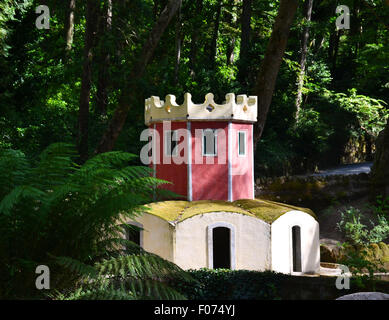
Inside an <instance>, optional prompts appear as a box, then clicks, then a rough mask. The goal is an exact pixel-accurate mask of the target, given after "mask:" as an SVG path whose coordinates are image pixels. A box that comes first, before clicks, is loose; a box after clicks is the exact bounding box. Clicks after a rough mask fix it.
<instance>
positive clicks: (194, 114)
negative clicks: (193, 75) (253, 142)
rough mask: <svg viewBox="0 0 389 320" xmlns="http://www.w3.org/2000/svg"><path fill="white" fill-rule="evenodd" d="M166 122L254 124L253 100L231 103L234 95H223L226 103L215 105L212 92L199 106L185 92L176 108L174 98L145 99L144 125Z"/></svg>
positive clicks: (254, 101) (237, 100) (254, 100)
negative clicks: (200, 121)
mask: <svg viewBox="0 0 389 320" xmlns="http://www.w3.org/2000/svg"><path fill="white" fill-rule="evenodd" d="M164 120H170V121H185V120H193V121H199V120H204V121H207V120H208V121H210V120H222V121H223V120H224V121H231V120H235V121H240V122H256V121H257V97H256V96H249V97H247V96H246V95H238V96H237V97H236V100H235V94H233V93H227V94H226V101H225V102H224V103H223V104H217V103H216V102H215V100H214V96H213V94H212V93H208V94H207V95H206V96H205V101H204V103H202V104H194V103H193V102H192V95H191V94H190V93H185V95H184V103H183V104H181V105H178V104H177V103H176V97H175V96H174V95H172V94H168V95H167V96H166V98H165V101H162V100H161V99H160V98H159V97H155V96H152V97H150V98H148V99H146V100H145V124H146V125H149V124H150V123H155V122H162V121H164Z"/></svg>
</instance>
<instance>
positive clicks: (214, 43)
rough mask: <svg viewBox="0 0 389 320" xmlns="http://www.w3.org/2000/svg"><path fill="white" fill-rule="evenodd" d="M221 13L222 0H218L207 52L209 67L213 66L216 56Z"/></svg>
mask: <svg viewBox="0 0 389 320" xmlns="http://www.w3.org/2000/svg"><path fill="white" fill-rule="evenodd" d="M221 13H222V0H219V1H218V2H217V4H216V17H215V21H214V25H213V34H212V41H211V46H210V52H209V61H210V67H211V68H214V67H215V61H216V56H217V39H218V36H219V26H220V17H221Z"/></svg>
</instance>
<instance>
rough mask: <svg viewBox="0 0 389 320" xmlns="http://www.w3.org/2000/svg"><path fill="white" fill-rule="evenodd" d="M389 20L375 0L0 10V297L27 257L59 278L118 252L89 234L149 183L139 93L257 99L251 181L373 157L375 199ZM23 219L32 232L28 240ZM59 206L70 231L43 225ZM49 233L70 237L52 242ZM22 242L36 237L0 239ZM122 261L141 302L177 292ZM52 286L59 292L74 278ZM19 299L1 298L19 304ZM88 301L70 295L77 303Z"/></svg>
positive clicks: (43, 0)
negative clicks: (149, 291) (51, 262)
mask: <svg viewBox="0 0 389 320" xmlns="http://www.w3.org/2000/svg"><path fill="white" fill-rule="evenodd" d="M40 5H43V6H47V8H48V9H49V10H50V11H49V20H48V22H49V26H48V28H44V27H43V28H41V27H39V21H41V22H42V21H44V19H45V17H42V16H41V15H42V13H43V11H36V8H37V7H38V6H40ZM340 5H343V6H347V7H348V8H349V10H350V28H341V29H339V28H337V26H336V21H337V18H338V16H340V14H341V13H336V9H337V7H338V6H340ZM388 17H389V1H388V0H344V1H334V0H323V1H317V0H305V1H298V0H280V1H278V0H192V1H186V0H101V1H98V0H85V1H79V0H61V1H58V0H2V1H1V3H0V74H1V76H0V151H1V152H2V160H1V161H0V174H1V179H0V180H1V182H0V197H1V198H3V200H2V201H1V202H0V225H1V226H2V229H1V230H2V231H1V232H0V234H1V235H0V237H2V238H1V239H0V240H1V241H0V250H2V252H8V253H7V255H8V257H6V258H4V260H3V262H4V263H3V262H2V265H3V266H5V267H4V268H5V269H6V270H5V271H4V272H3V270H2V272H1V275H0V281H1V282H2V283H1V286H2V287H0V289H1V288H2V289H3V290H6V289H7V288H8V287H9V288H11V287H12V288H16V287H15V286H18V285H20V284H22V283H24V282H25V281H26V279H27V278H28V277H31V275H28V276H26V275H25V274H23V273H22V272H21V271H20V270H22V269H23V268H25V267H26V268H32V265H35V264H33V263H31V264H29V262H26V261H34V263H35V262H37V261H38V262H42V261H43V262H45V261H46V260H47V259H52V258H53V256H55V257H57V258H56V260H57V262H58V265H59V266H60V267H58V270H59V271H58V272H59V273H60V272H61V270H62V269H61V268H62V267H67V268H69V267H70V268H71V269H72V271H74V272H75V271H80V270H81V271H84V273H85V274H88V275H91V274H100V275H101V274H103V275H104V273H103V271H102V270H106V265H107V264H108V265H109V264H110V263H111V262H112V261H111V260H104V261H105V262H104V263H105V265H104V263H100V261H101V259H102V258H104V259H105V258H106V259H108V258H112V257H114V258H115V257H117V255H116V253H115V252H116V251H115V250H116V249H115V248H117V247H115V244H114V243H111V244H110V245H111V246H110V247H109V248H110V249H109V250H111V251H110V252H109V254H108V253H107V252H105V253H102V252H103V250H102V247H103V245H104V246H106V245H107V242H104V240H105V238H104V239H101V233H99V232H100V231H101V228H102V227H107V226H108V227H107V232H106V234H107V237H110V236H112V235H115V236H117V232H118V230H116V229H115V226H114V225H115V222H114V221H116V218H117V215H115V214H117V213H118V212H120V211H121V210H124V209H126V210H129V209H133V210H135V211H134V212H135V213H136V212H137V210H138V209H137V208H138V206H139V205H141V204H143V203H146V202H147V201H149V200H150V199H151V197H152V193H153V192H152V190H153V188H154V187H155V186H157V185H159V184H160V183H161V181H158V180H157V179H155V181H154V180H150V179H149V172H148V171H147V170H146V168H143V167H141V166H138V165H139V161H138V159H137V158H136V156H133V155H139V153H140V150H141V148H142V146H143V144H144V142H141V141H140V138H139V137H140V133H141V131H142V130H143V129H144V128H145V125H144V103H145V99H146V98H148V97H150V96H160V97H165V96H166V95H167V94H174V95H175V96H176V97H177V101H178V103H181V102H182V101H183V96H184V93H186V92H190V93H191V94H192V96H193V101H194V102H195V103H200V102H202V101H203V100H204V96H205V95H206V94H207V93H208V92H212V93H214V95H215V101H219V102H220V103H222V102H223V101H224V99H225V95H226V94H227V93H230V92H232V93H235V94H247V95H256V96H258V122H257V123H256V124H255V129H254V140H255V175H256V177H277V176H288V175H296V174H305V173H312V172H315V171H317V170H318V169H323V168H326V167H331V166H336V165H339V164H344V163H355V162H364V161H374V159H375V164H374V166H373V175H372V177H373V180H372V181H373V182H375V186H376V187H377V188H378V189H377V190H379V192H377V193H380V192H381V191H385V188H387V186H388V181H389V122H388V118H389V105H388V103H389V19H388ZM385 127H386V130H385ZM72 146H75V150H73V149H74V148H72ZM131 154H132V155H131ZM4 155H5V156H4ZM70 159H74V162H73V160H70ZM130 162H131V163H132V165H131V166H130V167H128V163H130ZM99 166H100V167H99ZM8 168H10V170H8ZM11 168H12V170H13V171H12V170H11ZM96 168H99V169H101V170H96ZM123 170H124V171H123ZM8 171H9V172H8ZM11 171H12V172H11ZM134 177H136V178H134ZM50 179H51V180H50ZM118 179H119V180H120V179H123V181H125V182H126V183H122V184H117V181H118ZM133 179H135V180H133ZM138 179H140V180H138ZM49 180H50V183H49ZM107 181H108V182H107ZM107 184H108V185H109V187H107ZM19 186H21V187H20V188H19ZM26 186H28V187H26ZM112 186H114V187H112ZM100 187H101V188H100ZM13 188H15V189H13ZM48 190H50V192H48ZM53 190H54V191H53ZM372 190H373V188H372ZM11 191H12V192H11ZM386 192H387V194H389V192H388V189H386ZM72 193H73V194H77V196H73V197H72V196H69V194H72ZM139 195H141V196H139ZM374 195H375V194H374ZM23 199H24V200H23ZM69 199H70V200H69ZM59 208H61V210H62V211H61V210H59ZM34 210H36V212H41V215H40V216H39V217H40V218H39V219H41V220H39V221H45V225H46V226H47V228H46V229H44V230H43V231H42V230H35V229H34V228H32V229H31V226H34V225H35V222H34V221H35V220H34V219H35V217H36V216H35V214H36V213H35V211H34ZM58 210H59V211H58ZM60 211H61V212H62V213H69V215H71V214H70V213H72V214H74V217H73V218H74V219H75V220H72V219H70V218H69V216H67V215H66V214H62V213H61V214H58V216H54V217H51V216H50V214H49V213H52V212H60ZM108 211H110V212H111V213H110V214H109V215H108V216H107V213H106V212H108ZM10 212H16V213H17V214H15V217H16V218H12V219H11V218H10V217H11V215H10V214H9V213H10ZM21 212H29V214H28V215H27V218H26V216H23V214H22V213H21ZM75 212H76V213H75ZM134 212H133V213H131V215H133V214H135V213H134ZM24 219H27V220H28V221H27V223H26V224H25V225H23V223H21V222H20V221H25V220H24ZM53 219H54V220H53ZM91 219H92V220H93V221H95V222H94V223H93V224H92V226H90V228H89V229H88V230H86V229H85V228H84V227H85V226H86V225H87V224H88V223H89V221H91ZM42 223H43V222H42ZM57 225H71V226H72V228H73V229H72V230H65V228H64V230H56V229H55V230H56V231H55V233H53V232H52V231H53V230H54V229H53V228H54V226H57ZM29 232H31V234H39V237H37V238H34V239H32V238H31V239H29V240H26V239H24V240H23V239H20V241H17V242H15V243H14V242H13V239H15V238H16V237H18V235H20V234H21V233H23V234H24V233H26V234H28V233H29ZM34 232H36V233H34ZM85 234H88V238H87V240H86V241H85V242H84V241H83V246H81V247H79V245H78V243H77V239H81V235H83V236H84V235H85ZM63 238H66V239H73V240H72V241H71V243H70V244H69V246H68V247H66V248H65V249H64V248H63V247H61V246H54V245H52V244H55V243H60V242H61V239H63ZM384 238H385V237H384ZM11 243H12V246H14V247H13V248H12V250H11V249H9V247H8V246H11ZM26 243H28V245H27V246H26ZM127 244H128V243H127ZM134 250H139V249H134ZM48 252H50V255H51V256H50V257H47V253H48ZM135 252H138V251H135ZM14 256H18V257H21V258H20V259H19V260H17V262H15V261H13V257H14ZM114 258H112V259H114ZM7 259H8V260H7ZM45 259H46V260H45ZM128 259H135V260H131V261H132V262H131V263H132V266H136V268H138V269H136V270H135V271H133V272H134V275H133V276H134V277H135V278H136V277H138V276H139V275H140V276H139V277H140V278H141V280H142V281H143V279H146V280H145V281H146V282H145V283H147V285H146V288H153V290H155V292H156V294H155V295H156V296H158V294H159V293H161V292H162V294H161V295H162V296H163V297H165V298H166V297H167V298H171V297H181V295H180V294H179V293H177V292H175V291H174V290H170V289H169V288H165V287H163V286H162V285H161V284H160V283H159V282H158V281H154V280H153V279H155V277H154V275H155V274H156V273H157V274H159V275H160V277H161V279H162V278H163V277H168V278H169V279H170V278H171V277H178V279H181V277H183V278H184V279H186V277H187V276H186V275H185V274H183V273H182V270H178V268H176V266H173V265H172V264H170V263H168V262H166V261H162V260H159V258H158V257H156V256H154V255H151V254H150V255H148V256H147V255H146V256H145V257H143V256H142V257H141V258H139V259H138V257H135V258H128ZM136 259H138V260H136ZM10 261H11V262H10ZM12 261H13V262H12ZM99 263H100V264H99ZM92 265H93V266H94V267H93V268H92V267H91V266H92ZM112 265H115V266H116V262H115V261H113V262H112ZM123 265H125V263H124V262H123ZM142 266H145V267H142ZM146 266H147V267H146ZM31 270H32V269H31ZM96 270H97V271H96ZM116 271H117V272H118V273H120V272H122V271H121V270H120V269H118V270H116ZM18 272H19V273H18ZM99 272H100V273H99ZM161 273H163V274H162V275H161ZM10 275H12V276H10ZM2 277H3V278H2ZM26 277H27V278H26ZM15 279H16V280H15ZM153 281H154V282H153ZM102 282H104V279H103V280H102ZM15 283H17V284H16V285H15ZM150 283H151V284H150ZM56 284H57V285H58V286H60V285H61V286H62V288H73V286H74V275H73V274H72V276H71V277H70V276H69V277H68V278H66V279H62V278H60V279H59V280H58V279H57V282H56ZM161 286H162V287H161ZM140 287H141V286H140ZM142 288H143V287H142ZM161 288H162V289H161ZM24 290H25V288H24V287H22V286H20V287H17V288H16V289H15V290H14V292H6V293H4V292H5V291H3V296H5V297H21V296H23V295H27V296H28V294H29V293H28V292H27V291H26V292H24ZM139 290H140V289H139ZM135 291H136V290H135ZM88 292H89V291H88ZM88 292H87V293H85V292H84V293H82V294H84V295H86V297H87V298H88V297H89V298H90V296H88V294H89V293H90V292H89V293H88ZM136 292H138V293H139V291H136ZM62 293H63V292H62ZM34 294H36V293H34ZM79 294H81V293H80V292H78V293H77V292H76V293H75V295H74V296H73V297H76V298H77V297H79ZM143 294H144V293H142V292H141V293H139V295H138V296H136V295H123V296H121V298H126V299H127V298H128V299H130V298H139V297H144V295H143ZM0 297H1V290H0ZM61 297H63V296H61ZM100 297H103V298H104V297H105V296H104V295H103V296H100ZM115 297H119V296H115Z"/></svg>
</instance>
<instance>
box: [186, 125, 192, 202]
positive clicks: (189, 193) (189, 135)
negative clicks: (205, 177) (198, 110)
mask: <svg viewBox="0 0 389 320" xmlns="http://www.w3.org/2000/svg"><path fill="white" fill-rule="evenodd" d="M186 129H187V132H188V137H187V140H188V145H187V148H188V152H187V155H188V165H187V175H188V177H187V178H188V189H187V193H188V195H187V196H188V201H192V198H193V194H192V193H193V191H192V131H191V130H192V126H191V123H190V121H188V122H187V123H186Z"/></svg>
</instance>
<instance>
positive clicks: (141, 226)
mask: <svg viewBox="0 0 389 320" xmlns="http://www.w3.org/2000/svg"><path fill="white" fill-rule="evenodd" d="M127 224H130V225H133V226H136V227H139V228H141V230H139V246H140V247H141V248H143V224H141V223H139V222H136V221H128V222H127ZM124 236H125V238H126V239H127V240H128V233H127V230H126V233H125V235H124Z"/></svg>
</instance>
